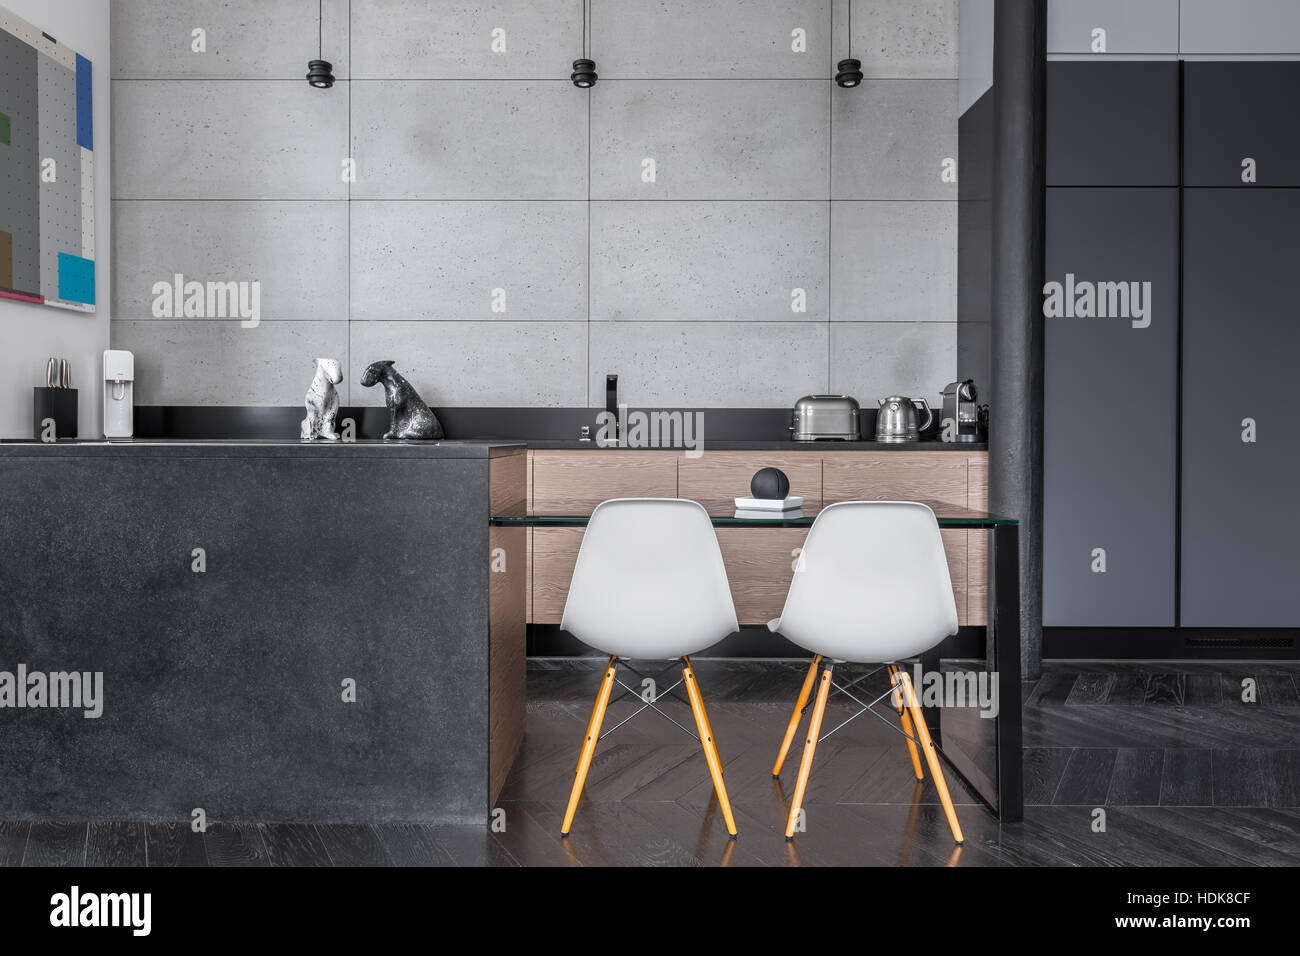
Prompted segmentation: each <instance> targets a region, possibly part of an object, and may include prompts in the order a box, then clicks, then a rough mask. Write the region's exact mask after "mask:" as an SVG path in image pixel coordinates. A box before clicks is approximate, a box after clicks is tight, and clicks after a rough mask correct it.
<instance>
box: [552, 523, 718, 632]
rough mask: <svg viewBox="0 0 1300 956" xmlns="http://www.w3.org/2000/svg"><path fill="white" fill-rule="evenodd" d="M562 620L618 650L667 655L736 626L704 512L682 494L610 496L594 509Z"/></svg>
mask: <svg viewBox="0 0 1300 956" xmlns="http://www.w3.org/2000/svg"><path fill="white" fill-rule="evenodd" d="M560 626H561V627H562V628H564V629H565V630H566V631H568V632H569V633H571V634H572V635H573V636H574V637H576V638H578V639H579V640H581V641H583V642H584V643H586V644H589V645H591V646H592V647H595V648H597V649H599V650H601V651H604V652H606V653H609V654H617V655H618V656H620V657H642V658H670V657H681V656H684V655H687V654H694V653H696V652H698V651H701V650H704V648H706V647H709V646H710V645H712V644H716V643H717V642H718V641H720V640H721V639H722V638H724V637H726V636H727V635H728V634H730V633H731V632H733V631H735V630H736V629H737V627H738V625H737V623H736V609H735V606H734V605H733V604H732V601H731V588H730V587H729V586H728V583H727V572H726V570H725V569H724V568H723V565H722V552H721V550H720V549H719V548H718V537H717V535H716V534H715V533H714V531H713V524H712V522H711V521H710V520H709V514H708V512H707V511H705V510H704V507H703V506H702V505H701V504H700V503H699V502H697V501H687V500H684V499H680V498H615V499H612V500H610V501H604V502H601V504H599V505H597V506H596V510H595V511H593V512H592V514H591V520H590V521H589V522H588V524H587V532H586V534H585V535H584V536H583V539H582V547H581V548H580V549H579V550H578V561H577V564H576V565H575V566H574V569H573V579H572V581H571V582H570V584H569V597H568V600H567V601H566V602H565V605H564V617H563V619H562V621H561V623H560Z"/></svg>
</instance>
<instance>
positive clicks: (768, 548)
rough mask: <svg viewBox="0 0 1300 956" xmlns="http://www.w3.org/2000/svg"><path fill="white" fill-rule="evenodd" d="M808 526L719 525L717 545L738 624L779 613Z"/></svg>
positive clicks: (766, 618) (767, 617)
mask: <svg viewBox="0 0 1300 956" xmlns="http://www.w3.org/2000/svg"><path fill="white" fill-rule="evenodd" d="M806 537H808V529H807V528H764V529H761V530H760V529H747V528H719V529H718V545H719V547H721V549H722V563H723V564H724V565H726V568H727V580H728V581H729V582H730V584H731V600H732V601H733V602H734V603H735V605H736V619H737V620H738V621H740V623H741V624H766V623H767V622H768V621H770V620H772V618H774V617H780V616H781V609H782V608H784V607H785V596H786V593H787V592H788V591H789V590H790V579H791V578H793V577H794V562H795V560H796V559H797V558H798V555H797V554H795V553H794V552H795V551H796V550H797V549H798V548H800V547H802V546H803V542H804V538H806Z"/></svg>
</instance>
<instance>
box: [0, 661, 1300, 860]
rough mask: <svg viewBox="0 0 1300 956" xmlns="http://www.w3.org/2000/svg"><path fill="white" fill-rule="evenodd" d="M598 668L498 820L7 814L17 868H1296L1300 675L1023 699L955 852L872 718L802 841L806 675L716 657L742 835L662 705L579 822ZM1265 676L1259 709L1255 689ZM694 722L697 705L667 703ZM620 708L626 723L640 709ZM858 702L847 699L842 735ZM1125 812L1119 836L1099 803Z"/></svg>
mask: <svg viewBox="0 0 1300 956" xmlns="http://www.w3.org/2000/svg"><path fill="white" fill-rule="evenodd" d="M599 667H600V663H599V662H597V661H590V660H584V661H569V660H563V661H559V660H550V661H547V660H534V661H531V662H530V664H529V699H530V703H529V710H528V731H527V738H526V740H525V742H524V746H523V749H522V751H521V752H520V754H519V758H518V760H517V762H516V764H515V768H514V771H513V773H512V774H511V776H510V779H509V781H508V782H507V784H506V787H505V791H504V792H503V794H502V796H501V800H500V802H499V806H500V807H501V809H503V810H504V811H505V830H504V832H500V833H492V832H489V831H488V830H487V829H486V828H482V827H419V826H395V827H385V826H379V827H375V826H316V825H296V824H266V823H261V824H259V823H247V824H223V823H214V824H212V825H211V826H210V827H209V829H208V831H207V833H205V834H194V833H191V832H190V830H189V827H188V826H187V825H185V824H179V823H178V824H139V823H120V822H91V823H85V822H80V823H54V822H51V823H34V824H27V823H0V866H4V865H9V866H19V865H21V866H48V865H82V864H86V865H92V866H94V865H127V866H131V865H135V866H143V865H149V866H177V865H182V866H183V865H198V866H203V865H212V866H233V865H245V866H297V865H309V866H314V865H319V866H353V865H392V864H397V865H434V866H456V865H462V866H466V865H467V866H481V865H489V866H518V865H524V866H534V865H543V866H545V865H555V866H575V865H588V866H600V865H685V866H701V865H703V866H715V865H720V864H725V865H736V866H741V865H777V866H780V865H917V866H949V865H959V866H971V865H975V866H981V865H985V866H1006V865H1011V866H1016V865H1208V866H1218V865H1241V864H1261V865H1297V864H1300V691H1298V686H1297V680H1296V678H1297V675H1298V674H1300V667H1296V666H1290V665H1222V664H1214V665H1211V664H1203V665H1178V666H1176V667H1174V666H1170V665H1142V664H1124V665H1095V666H1092V665H1083V666H1076V665H1072V666H1068V667H1067V666H1054V667H1051V668H1049V669H1048V670H1047V672H1046V673H1045V675H1044V676H1043V678H1042V679H1040V680H1039V681H1037V682H1034V683H1026V684H1025V685H1024V686H1023V687H1022V689H1021V691H1022V692H1021V697H1022V699H1023V700H1024V702H1025V714H1024V732H1025V800H1026V804H1027V807H1026V811H1025V820H1024V822H1023V823H1019V824H1006V825H999V824H998V822H997V821H996V820H995V819H994V818H993V817H992V816H991V815H990V814H989V813H988V812H987V811H986V810H984V809H983V808H982V807H981V806H979V805H978V804H977V803H976V802H975V800H974V799H973V798H972V797H971V796H970V795H969V794H966V793H965V792H964V791H963V790H962V789H961V787H960V786H954V788H953V790H954V794H953V795H954V798H955V799H956V800H957V802H958V804H959V806H958V813H959V815H960V817H961V822H962V826H963V828H964V829H965V831H966V845H965V846H964V847H962V848H960V849H957V848H954V846H953V844H952V839H951V837H950V835H949V833H948V829H947V825H946V823H945V821H944V817H943V813H942V810H941V808H940V807H939V804H938V800H937V797H936V795H935V793H934V790H933V788H932V787H931V786H930V784H929V783H928V782H927V783H925V784H923V785H920V786H918V785H917V784H916V781H915V780H914V779H913V777H912V773H911V768H910V764H909V762H908V758H907V754H906V750H905V749H904V746H903V742H902V739H901V738H900V737H898V736H897V735H896V734H894V733H893V732H892V731H891V730H889V729H888V728H887V727H885V726H883V725H882V724H880V723H878V722H876V721H873V720H871V719H870V718H864V719H861V720H858V721H856V722H854V723H852V724H850V725H849V726H848V727H846V728H845V729H844V730H842V731H841V732H840V733H838V734H836V735H835V736H833V737H831V738H830V739H828V740H827V741H825V742H824V743H823V744H822V745H821V746H820V747H819V748H818V751H817V760H816V764H815V766H814V771H813V777H812V782H811V784H810V786H809V792H808V796H807V798H806V800H805V807H806V811H807V832H805V833H802V834H800V835H799V837H798V839H797V840H796V841H795V842H794V843H786V841H785V839H784V838H783V836H782V829H783V826H784V820H785V813H786V807H787V805H788V804H787V802H786V801H787V799H788V789H789V788H790V787H792V786H793V778H794V773H795V770H796V769H797V756H798V755H797V751H796V753H795V755H794V756H793V757H792V758H791V759H790V760H789V761H788V762H787V766H786V770H785V772H784V774H783V775H782V779H781V780H780V781H774V780H773V779H772V777H771V773H770V769H771V763H772V759H773V757H774V756H775V749H776V746H777V744H778V743H779V741H780V737H781V734H782V732H783V731H784V728H785V722H786V720H787V718H788V716H789V708H790V706H791V703H792V699H793V696H794V695H795V693H796V692H797V690H798V687H799V683H800V680H801V678H802V674H803V671H804V665H800V664H794V663H772V662H755V661H746V662H740V661H726V662H724V661H716V662H710V661H700V662H697V670H698V672H699V676H700V683H701V688H702V690H703V691H704V693H705V695H706V699H707V701H708V703H709V712H710V717H711V719H712V723H713V729H714V732H715V735H716V736H717V739H718V741H719V748H720V750H721V753H722V757H723V760H724V762H725V765H726V782H727V788H728V790H729V792H730V795H731V799H732V803H733V805H734V808H735V811H736V818H737V823H738V825H739V828H740V831H741V835H740V838H739V839H738V840H737V841H735V842H734V843H733V842H730V841H728V840H727V839H726V832H725V830H724V829H723V826H722V821H721V818H720V814H719V813H718V810H717V806H716V802H715V800H714V799H713V793H712V786H711V784H710V782H709V775H708V771H707V769H706V767H705V763H704V759H703V756H702V755H701V753H700V751H699V745H698V744H697V743H696V742H695V741H694V740H692V739H691V738H689V737H686V736H685V735H683V734H681V732H680V731H678V730H677V729H676V728H674V727H673V726H672V725H671V724H670V723H669V722H668V721H666V720H664V719H663V718H661V717H658V716H656V715H654V714H652V713H647V714H643V715H642V716H641V717H639V718H638V719H637V720H635V721H634V722H632V723H630V724H628V725H627V726H626V727H623V728H622V729H620V730H619V731H617V733H616V734H614V735H613V736H611V737H610V738H609V739H608V740H606V741H604V742H603V743H602V745H601V749H600V750H599V751H598V753H597V756H596V759H595V761H594V763H593V766H592V771H591V776H590V778H589V781H588V786H587V792H586V796H585V798H584V800H583V802H582V805H581V807H580V809H579V811H578V817H577V820H576V822H575V825H574V828H573V833H572V835H571V836H570V837H569V838H568V839H565V840H561V839H560V837H559V824H560V820H561V818H562V816H563V811H564V804H565V801H566V799H567V797H568V793H569V788H570V786H571V784H572V780H573V769H574V763H575V760H576V757H577V748H578V745H579V743H580V738H581V735H582V733H583V730H584V728H585V725H586V721H587V717H588V715H589V712H590V706H591V699H592V697H593V696H594V694H595V690H596V685H597V682H598V675H599ZM1243 678H1251V679H1253V680H1254V681H1255V685H1256V687H1257V688H1258V699H1257V701H1256V702H1254V703H1245V702H1243V701H1242V699H1241V687H1242V680H1243ZM665 706H666V708H667V709H669V710H670V711H672V712H673V713H674V714H675V715H676V717H677V719H678V720H680V721H682V722H683V723H685V724H687V725H688V726H691V719H690V711H689V709H688V708H686V707H685V705H682V704H676V703H668V704H666V705H665ZM630 707H631V704H630V703H627V702H624V703H621V704H618V705H615V707H613V708H611V714H610V719H609V720H608V722H607V723H606V727H610V726H613V724H614V723H617V721H618V720H619V719H621V716H623V715H625V714H627V713H629V712H630ZM848 713H849V711H848V709H847V708H846V707H845V706H843V705H838V704H837V705H835V706H834V713H833V714H829V715H828V718H827V720H828V726H833V724H831V723H830V721H831V720H833V718H834V717H835V716H836V715H841V716H847V714H848ZM1097 808H1101V809H1104V810H1105V814H1106V818H1105V822H1106V829H1105V832H1094V829H1093V821H1094V818H1095V813H1094V811H1095V810H1096V809H1097Z"/></svg>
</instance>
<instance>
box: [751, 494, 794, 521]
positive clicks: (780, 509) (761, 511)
mask: <svg viewBox="0 0 1300 956" xmlns="http://www.w3.org/2000/svg"><path fill="white" fill-rule="evenodd" d="M736 517H737V518H765V519H767V520H769V521H771V520H773V519H779V520H788V519H790V518H802V517H803V499H802V498H800V497H798V496H795V495H791V496H789V497H786V498H737V499H736Z"/></svg>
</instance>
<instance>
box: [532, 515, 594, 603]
mask: <svg viewBox="0 0 1300 956" xmlns="http://www.w3.org/2000/svg"><path fill="white" fill-rule="evenodd" d="M585 530H586V529H584V528H534V529H533V618H532V620H533V623H534V624H559V623H560V618H562V617H563V616H564V601H565V598H567V597H568V595H569V582H570V581H571V580H573V566H574V565H575V564H577V563H578V548H580V547H581V546H582V535H583V532H584V531H585Z"/></svg>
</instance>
